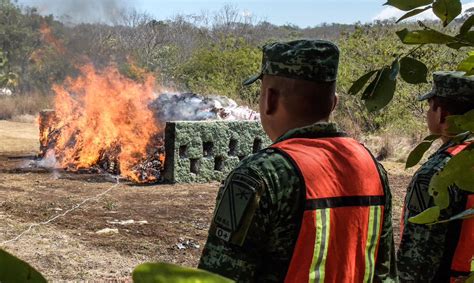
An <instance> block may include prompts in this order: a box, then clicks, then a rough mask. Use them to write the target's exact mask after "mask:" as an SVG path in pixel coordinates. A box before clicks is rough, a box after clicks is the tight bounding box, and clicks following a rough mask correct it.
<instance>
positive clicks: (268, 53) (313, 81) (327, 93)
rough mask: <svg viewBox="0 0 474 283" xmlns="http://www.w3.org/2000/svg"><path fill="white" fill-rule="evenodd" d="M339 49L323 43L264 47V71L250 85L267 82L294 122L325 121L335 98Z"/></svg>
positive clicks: (249, 81)
mask: <svg viewBox="0 0 474 283" xmlns="http://www.w3.org/2000/svg"><path fill="white" fill-rule="evenodd" d="M338 64H339V49H338V48H337V46H336V45H335V44H333V43H331V42H328V41H324V40H295V41H290V42H283V43H280V42H276V43H272V44H267V45H265V46H264V47H263V59H262V69H261V71H260V73H259V74H257V75H255V76H253V77H251V78H249V79H248V80H246V81H245V82H244V85H249V84H251V83H253V82H255V81H256V80H258V79H262V78H264V87H271V88H272V89H275V90H277V91H278V94H280V95H281V97H282V101H283V106H284V107H285V109H286V110H287V112H288V113H289V114H290V115H291V116H292V117H295V118H299V117H305V116H313V118H315V119H320V118H326V117H328V116H329V114H330V112H331V111H332V108H333V104H334V99H335V98H334V96H335V85H336V76H337V68H338Z"/></svg>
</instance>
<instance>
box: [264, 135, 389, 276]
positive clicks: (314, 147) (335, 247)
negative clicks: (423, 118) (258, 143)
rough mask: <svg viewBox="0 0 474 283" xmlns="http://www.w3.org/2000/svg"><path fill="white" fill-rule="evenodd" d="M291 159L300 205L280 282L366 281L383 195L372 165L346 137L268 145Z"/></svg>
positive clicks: (365, 152)
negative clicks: (301, 189)
mask: <svg viewBox="0 0 474 283" xmlns="http://www.w3.org/2000/svg"><path fill="white" fill-rule="evenodd" d="M272 147H273V148H276V149H279V151H280V152H282V153H283V154H284V155H286V156H287V157H288V158H289V159H290V160H292V161H293V163H294V165H295V166H296V167H297V168H298V169H299V170H300V172H301V175H302V176H301V179H302V180H304V184H305V187H306V200H305V201H306V204H305V211H304V214H303V220H302V223H301V228H300V231H299V235H298V239H297V242H296V245H295V249H294V251H293V255H292V259H291V262H290V265H289V268H288V271H287V275H286V278H285V282H368V281H371V280H372V278H373V276H374V269H375V261H376V258H377V251H378V244H379V240H380V233H381V230H382V224H383V213H384V204H385V194H384V189H383V185H382V181H381V178H380V174H379V172H378V169H377V166H376V164H375V161H374V160H373V158H372V156H371V155H370V153H369V152H368V150H367V149H365V148H364V147H363V146H362V145H361V144H359V143H358V142H357V141H355V140H354V139H351V138H347V137H329V138H317V139H309V138H292V139H288V140H285V141H282V142H279V143H277V144H275V145H273V146H272Z"/></svg>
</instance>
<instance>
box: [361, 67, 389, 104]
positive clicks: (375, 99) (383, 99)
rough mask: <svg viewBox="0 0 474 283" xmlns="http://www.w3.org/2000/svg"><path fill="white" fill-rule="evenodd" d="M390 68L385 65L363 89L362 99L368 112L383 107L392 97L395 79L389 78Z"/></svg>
mask: <svg viewBox="0 0 474 283" xmlns="http://www.w3.org/2000/svg"><path fill="white" fill-rule="evenodd" d="M392 71H393V70H392V69H391V68H389V67H385V68H383V69H382V71H381V72H380V74H379V76H377V77H376V78H375V79H374V80H373V81H372V82H371V83H370V84H369V86H368V87H367V88H366V89H365V91H364V95H363V99H364V100H365V106H366V107H367V110H369V111H370V112H373V111H377V110H380V109H382V108H384V107H385V106H386V105H387V104H388V103H389V102H390V101H391V100H392V98H393V95H394V93H395V88H396V85H397V80H392V79H390V76H391V74H392Z"/></svg>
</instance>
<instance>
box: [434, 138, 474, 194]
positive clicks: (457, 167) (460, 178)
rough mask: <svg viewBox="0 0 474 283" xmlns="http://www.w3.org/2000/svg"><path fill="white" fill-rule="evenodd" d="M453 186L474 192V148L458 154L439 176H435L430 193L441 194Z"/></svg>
mask: <svg viewBox="0 0 474 283" xmlns="http://www.w3.org/2000/svg"><path fill="white" fill-rule="evenodd" d="M453 185H456V186H457V187H459V188H461V189H462V190H466V191H469V192H474V146H472V145H471V146H469V147H467V148H466V149H464V150H463V151H461V152H460V153H458V154H456V155H455V156H454V157H453V158H451V160H449V162H448V163H447V164H446V165H445V166H444V168H443V170H442V171H440V172H439V174H436V175H435V176H433V178H432V179H431V182H430V192H433V193H436V192H438V193H439V192H440V191H442V190H443V189H444V188H448V187H450V186H453Z"/></svg>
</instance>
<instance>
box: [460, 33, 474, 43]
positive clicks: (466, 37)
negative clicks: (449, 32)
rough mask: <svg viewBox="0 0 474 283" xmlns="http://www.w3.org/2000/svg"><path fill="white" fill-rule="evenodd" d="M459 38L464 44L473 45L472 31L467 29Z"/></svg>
mask: <svg viewBox="0 0 474 283" xmlns="http://www.w3.org/2000/svg"><path fill="white" fill-rule="evenodd" d="M460 38H461V39H463V42H464V44H465V45H466V46H474V31H468V32H466V33H465V34H462V35H461V37H460Z"/></svg>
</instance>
